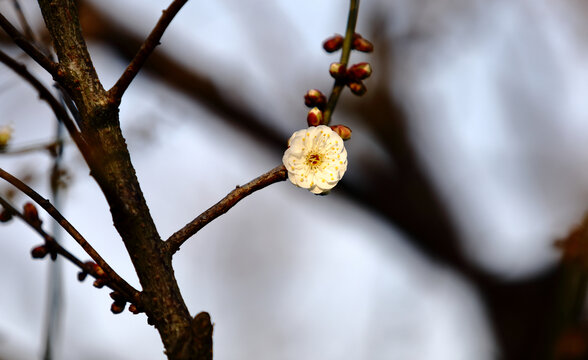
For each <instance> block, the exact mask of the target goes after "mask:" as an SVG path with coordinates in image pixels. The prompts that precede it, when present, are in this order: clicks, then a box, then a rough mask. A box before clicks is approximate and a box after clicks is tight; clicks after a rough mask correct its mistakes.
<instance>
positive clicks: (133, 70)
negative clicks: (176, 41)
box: [109, 0, 188, 102]
mask: <svg viewBox="0 0 588 360" xmlns="http://www.w3.org/2000/svg"><path fill="white" fill-rule="evenodd" d="M186 2H188V0H174V1H173V2H172V3H171V4H170V5H169V7H168V8H167V9H166V10H163V14H162V15H161V18H159V21H158V22H157V25H155V27H154V28H153V30H152V31H151V33H150V34H149V36H148V37H147V39H145V42H144V43H143V45H141V48H140V49H139V51H138V52H137V54H136V55H135V57H134V58H133V60H132V61H131V63H130V64H129V66H127V68H126V69H125V72H124V73H123V74H122V75H121V77H120V79H118V81H117V82H116V84H114V86H113V87H112V89H110V90H109V93H110V96H111V99H113V101H116V102H120V99H121V98H122V96H123V94H124V92H125V91H126V90H127V88H128V87H129V85H130V84H131V82H132V81H133V79H134V78H135V76H137V74H138V73H139V71H140V70H141V68H142V67H143V64H145V61H147V58H148V57H149V55H151V53H152V52H153V51H154V50H155V47H156V46H157V45H159V44H160V42H159V41H160V40H161V37H162V36H163V33H164V32H165V30H166V29H167V27H168V26H169V24H170V23H171V21H172V20H173V18H174V17H175V16H176V14H177V13H178V11H180V9H181V8H182V6H184V4H185V3H186Z"/></svg>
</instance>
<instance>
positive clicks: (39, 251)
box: [31, 245, 49, 259]
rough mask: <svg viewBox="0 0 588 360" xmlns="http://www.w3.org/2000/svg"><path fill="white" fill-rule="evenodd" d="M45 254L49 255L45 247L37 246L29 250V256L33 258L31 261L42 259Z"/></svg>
mask: <svg viewBox="0 0 588 360" xmlns="http://www.w3.org/2000/svg"><path fill="white" fill-rule="evenodd" d="M47 254H49V249H47V246H45V245H41V246H37V247H35V248H33V250H31V255H32V256H33V259H42V258H44V257H45V256H46V255H47Z"/></svg>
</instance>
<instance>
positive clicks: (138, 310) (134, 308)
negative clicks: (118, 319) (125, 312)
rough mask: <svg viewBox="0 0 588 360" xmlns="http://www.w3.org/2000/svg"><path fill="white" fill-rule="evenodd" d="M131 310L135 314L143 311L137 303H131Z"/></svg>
mask: <svg viewBox="0 0 588 360" xmlns="http://www.w3.org/2000/svg"><path fill="white" fill-rule="evenodd" d="M129 311H130V312H132V313H133V314H135V315H137V314H139V313H142V311H141V310H140V309H139V308H138V307H137V305H135V304H131V305H129Z"/></svg>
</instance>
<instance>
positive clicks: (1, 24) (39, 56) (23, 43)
mask: <svg viewBox="0 0 588 360" xmlns="http://www.w3.org/2000/svg"><path fill="white" fill-rule="evenodd" d="M0 28H2V29H3V30H4V31H5V32H6V34H8V36H10V38H12V40H13V41H14V43H15V44H16V45H18V47H20V48H21V49H22V50H23V51H24V52H25V53H27V54H28V55H29V56H30V57H31V58H32V59H33V60H35V61H36V62H37V64H39V65H41V67H43V69H45V70H47V72H48V73H49V74H51V75H52V76H53V78H54V79H58V78H59V76H58V74H57V73H58V67H59V65H58V64H57V63H55V62H53V61H51V59H49V58H48V57H47V56H45V54H43V53H42V52H41V51H40V50H39V49H37V48H36V47H35V45H33V44H32V43H31V42H30V41H29V40H27V39H26V37H25V36H24V35H23V34H21V33H20V31H18V30H17V29H16V28H15V27H14V26H13V25H12V24H11V23H10V21H8V19H6V18H5V17H4V15H2V14H1V13H0Z"/></svg>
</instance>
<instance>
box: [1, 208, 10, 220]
mask: <svg viewBox="0 0 588 360" xmlns="http://www.w3.org/2000/svg"><path fill="white" fill-rule="evenodd" d="M10 220H12V213H11V212H10V211H8V210H6V209H4V210H2V211H1V212H0V223H5V222H9V221H10Z"/></svg>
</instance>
